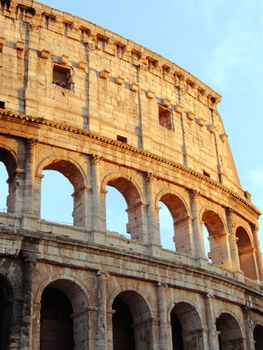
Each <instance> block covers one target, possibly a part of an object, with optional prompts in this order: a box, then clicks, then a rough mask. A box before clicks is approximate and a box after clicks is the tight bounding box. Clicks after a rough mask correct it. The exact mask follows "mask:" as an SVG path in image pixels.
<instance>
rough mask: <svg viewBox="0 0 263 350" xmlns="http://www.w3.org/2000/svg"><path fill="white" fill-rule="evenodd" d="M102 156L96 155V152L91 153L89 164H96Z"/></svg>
mask: <svg viewBox="0 0 263 350" xmlns="http://www.w3.org/2000/svg"><path fill="white" fill-rule="evenodd" d="M102 160H103V158H102V157H101V156H98V155H97V154H92V155H91V164H92V165H98V164H99V163H100V162H101V161H102Z"/></svg>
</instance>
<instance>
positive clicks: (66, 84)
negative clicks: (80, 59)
mask: <svg viewBox="0 0 263 350" xmlns="http://www.w3.org/2000/svg"><path fill="white" fill-rule="evenodd" d="M52 83H53V85H57V86H60V87H62V88H64V89H68V90H72V89H73V83H72V77H71V70H70V69H69V68H67V67H62V66H59V65H57V64H54V66H53V78H52Z"/></svg>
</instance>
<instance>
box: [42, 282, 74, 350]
mask: <svg viewBox="0 0 263 350" xmlns="http://www.w3.org/2000/svg"><path fill="white" fill-rule="evenodd" d="M72 313H73V309H72V305H71V303H70V301H69V300H68V298H67V297H66V295H65V294H64V293H63V292H61V291H60V290H58V289H56V288H46V289H45V290H44V292H43V295H42V300H41V319H40V323H41V337H40V350H73V322H72V318H71V315H72Z"/></svg>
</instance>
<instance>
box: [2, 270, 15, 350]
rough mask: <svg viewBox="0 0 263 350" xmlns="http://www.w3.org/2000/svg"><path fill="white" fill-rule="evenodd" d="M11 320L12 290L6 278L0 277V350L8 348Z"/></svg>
mask: <svg viewBox="0 0 263 350" xmlns="http://www.w3.org/2000/svg"><path fill="white" fill-rule="evenodd" d="M11 319H12V289H11V287H10V285H9V283H8V281H7V280H6V278H5V277H4V276H2V275H0V350H8V349H9V348H10V338H9V337H10V333H11V332H10V331H11Z"/></svg>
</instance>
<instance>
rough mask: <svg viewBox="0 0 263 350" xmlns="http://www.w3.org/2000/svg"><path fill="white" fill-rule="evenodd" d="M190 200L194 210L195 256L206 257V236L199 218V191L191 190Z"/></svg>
mask: <svg viewBox="0 0 263 350" xmlns="http://www.w3.org/2000/svg"><path fill="white" fill-rule="evenodd" d="M189 194H190V201H191V211H192V227H193V242H194V249H195V251H194V255H195V258H197V259H198V258H201V259H206V257H205V249H204V236H203V230H202V225H201V222H200V219H199V213H200V208H199V205H198V197H199V192H198V191H195V190H190V191H189Z"/></svg>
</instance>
